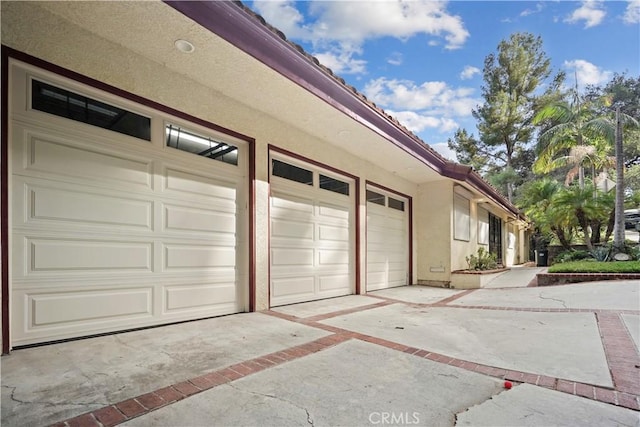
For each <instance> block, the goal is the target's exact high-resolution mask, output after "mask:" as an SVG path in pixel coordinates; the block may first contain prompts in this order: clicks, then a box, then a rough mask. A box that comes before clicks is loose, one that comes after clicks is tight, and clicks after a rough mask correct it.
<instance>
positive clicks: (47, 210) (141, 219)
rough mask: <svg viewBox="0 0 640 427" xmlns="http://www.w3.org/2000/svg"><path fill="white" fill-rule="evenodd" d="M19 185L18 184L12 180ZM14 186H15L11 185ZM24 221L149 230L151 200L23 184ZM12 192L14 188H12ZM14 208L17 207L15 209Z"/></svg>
mask: <svg viewBox="0 0 640 427" xmlns="http://www.w3.org/2000/svg"><path fill="white" fill-rule="evenodd" d="M15 184H17V185H20V184H21V183H19V182H17V183H15ZM14 188H15V187H14ZM23 188H24V191H25V192H26V195H25V196H26V200H27V202H26V204H25V205H24V206H25V208H26V209H25V211H26V212H25V211H23V212H24V215H20V216H21V217H23V218H27V222H32V223H33V222H41V221H48V222H51V221H55V222H57V223H59V224H60V225H63V226H64V225H69V224H71V225H73V226H75V227H77V226H78V225H79V224H84V225H89V226H92V225H105V226H113V225H117V226H121V227H133V228H137V229H141V230H151V228H152V227H153V202H151V201H145V200H136V199H130V198H124V197H112V196H108V195H104V194H98V193H92V192H86V191H80V190H77V189H70V188H69V189H67V188H52V187H43V186H40V185H33V184H24V185H23ZM14 191H16V193H18V191H19V190H18V189H17V188H15V190H14ZM16 211H17V210H16Z"/></svg>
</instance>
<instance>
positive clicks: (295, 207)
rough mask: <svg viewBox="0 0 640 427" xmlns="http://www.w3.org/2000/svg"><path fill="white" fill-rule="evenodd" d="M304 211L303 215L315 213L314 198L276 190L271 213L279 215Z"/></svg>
mask: <svg viewBox="0 0 640 427" xmlns="http://www.w3.org/2000/svg"><path fill="white" fill-rule="evenodd" d="M297 212H299V213H304V214H306V215H303V217H308V216H309V215H313V213H314V208H313V199H310V198H304V197H300V196H294V195H292V194H287V193H283V192H279V191H274V192H273V194H272V197H271V215H272V216H274V217H279V216H283V215H289V214H295V213H297Z"/></svg>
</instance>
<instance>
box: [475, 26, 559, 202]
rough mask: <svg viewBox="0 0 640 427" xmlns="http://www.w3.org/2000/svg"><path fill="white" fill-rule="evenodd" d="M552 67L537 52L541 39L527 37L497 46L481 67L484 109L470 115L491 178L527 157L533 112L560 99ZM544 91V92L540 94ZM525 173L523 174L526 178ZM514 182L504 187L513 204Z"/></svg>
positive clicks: (515, 36) (520, 35)
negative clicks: (472, 117) (521, 158)
mask: <svg viewBox="0 0 640 427" xmlns="http://www.w3.org/2000/svg"><path fill="white" fill-rule="evenodd" d="M551 73H552V71H551V61H550V59H549V58H548V57H547V55H546V54H545V52H544V51H543V50H542V39H541V38H540V37H536V36H534V35H532V34H529V33H514V34H512V35H511V36H510V37H509V39H508V40H503V41H501V42H500V44H499V45H498V50H497V53H496V54H493V53H492V54H490V55H488V56H487V57H486V59H485V62H484V70H483V78H484V85H483V86H482V96H483V98H484V104H483V105H481V106H479V107H478V108H477V109H475V110H473V116H474V117H475V118H476V120H478V131H479V135H480V138H479V141H478V147H476V148H475V149H476V150H477V152H480V153H485V155H486V156H487V157H488V158H489V162H488V166H492V169H493V171H494V172H496V171H503V170H505V169H512V170H515V171H516V172H517V173H520V172H523V171H527V170H528V169H529V168H524V169H523V170H521V171H518V170H516V169H515V168H514V165H516V164H517V163H518V162H517V157H518V156H519V155H523V156H527V155H528V154H527V151H528V148H527V145H528V144H529V143H530V141H531V139H532V136H533V133H534V124H533V118H534V116H535V114H536V112H537V111H538V109H539V108H540V107H541V106H542V105H545V104H547V103H549V102H550V101H551V100H552V99H556V98H557V97H558V96H559V88H560V86H561V84H562V82H563V81H564V73H558V74H556V75H555V76H553V77H552V78H551ZM542 87H546V90H545V91H544V92H541V88H542ZM525 173H526V172H525ZM515 181H516V179H515V178H514V177H511V181H508V182H507V183H506V189H507V197H508V198H509V200H510V201H512V200H513V191H514V183H515Z"/></svg>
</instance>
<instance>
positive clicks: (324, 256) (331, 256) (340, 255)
mask: <svg viewBox="0 0 640 427" xmlns="http://www.w3.org/2000/svg"><path fill="white" fill-rule="evenodd" d="M346 249H347V248H346ZM318 255H319V260H318V264H319V265H320V266H325V265H328V266H340V265H342V266H345V267H348V266H349V251H348V250H344V251H339V250H335V249H332V250H323V249H320V250H319V251H318Z"/></svg>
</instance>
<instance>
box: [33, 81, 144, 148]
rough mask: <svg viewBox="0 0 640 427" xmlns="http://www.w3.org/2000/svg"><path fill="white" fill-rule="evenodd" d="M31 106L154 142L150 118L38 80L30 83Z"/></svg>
mask: <svg viewBox="0 0 640 427" xmlns="http://www.w3.org/2000/svg"><path fill="white" fill-rule="evenodd" d="M31 108H33V109H34V110H38V111H43V112H45V113H49V114H54V115H56V116H59V117H64V118H67V119H71V120H75V121H77V122H82V123H86V124H89V125H92V126H97V127H100V128H103V129H108V130H112V131H114V132H118V133H122V134H124V135H129V136H133V137H136V138H140V139H144V140H145V141H151V119H150V118H149V117H144V116H141V115H139V114H136V113H132V112H131V111H127V110H123V109H122V108H118V107H115V106H113V105H109V104H105V103H104V102H100V101H97V100H95V99H91V98H88V97H86V96H83V95H80V94H77V93H74V92H70V91H68V90H66V89H62V88H59V87H56V86H52V85H50V84H47V83H43V82H41V81H38V80H32V82H31Z"/></svg>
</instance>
